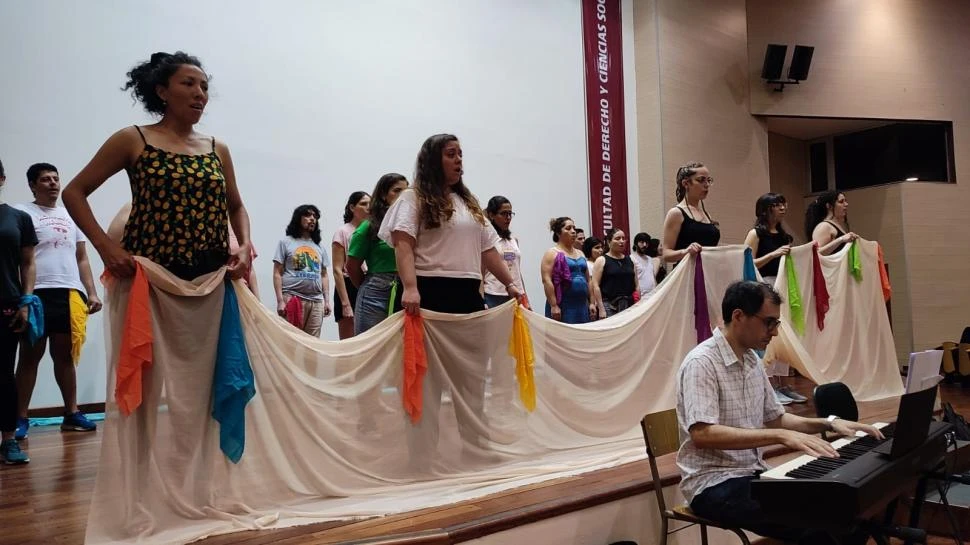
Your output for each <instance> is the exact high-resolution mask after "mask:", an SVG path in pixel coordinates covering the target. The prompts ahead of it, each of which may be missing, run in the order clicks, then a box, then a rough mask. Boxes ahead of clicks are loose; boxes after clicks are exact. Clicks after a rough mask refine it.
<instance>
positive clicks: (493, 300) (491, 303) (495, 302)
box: [485, 293, 512, 308]
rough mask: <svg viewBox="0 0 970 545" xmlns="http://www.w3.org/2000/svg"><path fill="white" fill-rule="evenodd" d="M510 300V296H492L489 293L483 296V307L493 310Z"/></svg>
mask: <svg viewBox="0 0 970 545" xmlns="http://www.w3.org/2000/svg"><path fill="white" fill-rule="evenodd" d="M510 299H512V296H511V295H492V294H491V293H486V294H485V306H486V307H488V308H495V307H497V306H500V305H502V304H504V303H505V302H506V301H508V300H510Z"/></svg>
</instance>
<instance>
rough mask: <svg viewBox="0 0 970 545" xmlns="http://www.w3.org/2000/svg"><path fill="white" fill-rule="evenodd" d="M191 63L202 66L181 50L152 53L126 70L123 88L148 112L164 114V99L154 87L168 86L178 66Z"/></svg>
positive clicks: (200, 67)
mask: <svg viewBox="0 0 970 545" xmlns="http://www.w3.org/2000/svg"><path fill="white" fill-rule="evenodd" d="M183 64H191V65H192V66H197V67H199V69H200V70H203V71H204V69H203V68H202V62H201V61H199V59H198V58H196V57H193V56H192V55H189V54H188V53H185V52H182V51H176V52H175V53H163V52H159V53H153V54H152V58H151V59H149V60H147V61H145V62H142V63H140V64H138V65H136V66H135V67H134V68H132V69H131V71H129V72H128V81H127V82H125V86H124V88H123V90H125V91H127V90H129V89H131V96H132V98H134V99H135V100H137V101H138V102H141V104H142V106H144V108H145V110H146V111H147V112H148V113H151V114H156V115H164V114H165V101H164V100H162V99H161V97H159V96H158V93H157V92H156V90H155V88H156V87H157V86H159V85H161V86H162V87H168V80H169V79H171V78H172V75H173V74H175V72H176V71H178V69H179V66H182V65H183Z"/></svg>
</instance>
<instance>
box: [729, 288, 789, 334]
mask: <svg viewBox="0 0 970 545" xmlns="http://www.w3.org/2000/svg"><path fill="white" fill-rule="evenodd" d="M765 299H768V300H770V301H771V302H772V303H774V304H776V305H780V304H781V295H779V294H778V292H777V291H775V288H773V287H771V285H769V284H766V283H764V282H754V281H752V280H741V281H738V282H734V283H733V284H731V285H730V286H728V289H727V291H726V292H724V299H723V300H722V301H721V315H722V316H723V317H724V323H725V324H729V323H731V314H732V313H733V312H734V310H735V309H741V312H743V313H744V314H745V315H746V316H754V315H755V314H757V313H758V311H759V310H761V305H763V304H764V303H765Z"/></svg>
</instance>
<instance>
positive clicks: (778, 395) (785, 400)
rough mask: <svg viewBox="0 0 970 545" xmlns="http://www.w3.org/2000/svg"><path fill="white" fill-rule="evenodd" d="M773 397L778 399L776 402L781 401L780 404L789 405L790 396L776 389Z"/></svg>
mask: <svg viewBox="0 0 970 545" xmlns="http://www.w3.org/2000/svg"><path fill="white" fill-rule="evenodd" d="M775 399H776V400H777V401H778V403H781V404H782V405H791V402H792V398H790V397H788V396H786V395H785V394H783V393H781V392H779V391H778V390H775Z"/></svg>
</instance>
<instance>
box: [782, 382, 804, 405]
mask: <svg viewBox="0 0 970 545" xmlns="http://www.w3.org/2000/svg"><path fill="white" fill-rule="evenodd" d="M778 391H779V392H781V393H783V394H785V395H786V396H787V397H788V398H789V399H791V400H792V402H793V403H805V402H806V401H808V398H807V397H805V396H803V395H802V394H800V393H798V392H796V391H795V390H794V389H793V388H792V387H791V386H782V387H781V388H778Z"/></svg>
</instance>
